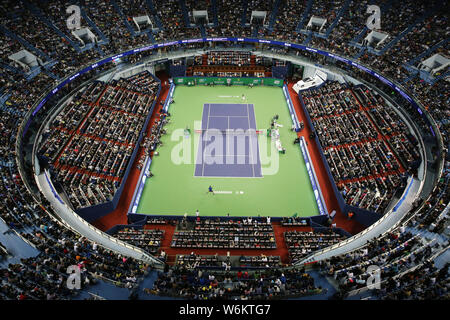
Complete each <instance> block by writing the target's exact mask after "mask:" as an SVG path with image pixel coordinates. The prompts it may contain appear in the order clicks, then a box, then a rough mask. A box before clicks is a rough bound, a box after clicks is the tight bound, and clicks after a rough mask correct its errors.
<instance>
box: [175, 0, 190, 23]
mask: <svg viewBox="0 0 450 320" xmlns="http://www.w3.org/2000/svg"><path fill="white" fill-rule="evenodd" d="M178 3H179V4H180V10H181V14H182V15H183V20H184V24H185V25H186V27H190V26H191V21H190V20H189V12H188V9H187V8H186V1H185V0H178Z"/></svg>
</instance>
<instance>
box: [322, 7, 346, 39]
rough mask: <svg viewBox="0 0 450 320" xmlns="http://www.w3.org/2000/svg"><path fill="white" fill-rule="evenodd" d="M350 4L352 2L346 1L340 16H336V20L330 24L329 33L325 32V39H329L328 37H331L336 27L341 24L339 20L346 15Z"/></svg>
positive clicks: (339, 13)
mask: <svg viewBox="0 0 450 320" xmlns="http://www.w3.org/2000/svg"><path fill="white" fill-rule="evenodd" d="M350 2H352V0H346V1H345V3H344V5H343V6H342V7H341V9H340V10H339V12H338V14H337V15H336V18H335V19H334V21H333V22H332V23H331V24H330V26H329V27H328V29H327V31H325V37H326V38H328V36H329V35H330V33H331V31H333V29H334V27H336V25H337V24H338V23H339V20H340V19H341V17H342V16H343V15H344V13H345V12H347V10H348V7H349V6H350Z"/></svg>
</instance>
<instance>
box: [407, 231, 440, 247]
mask: <svg viewBox="0 0 450 320" xmlns="http://www.w3.org/2000/svg"><path fill="white" fill-rule="evenodd" d="M406 231H409V232H411V233H412V234H414V235H416V234H418V235H420V236H421V237H422V238H425V239H428V240H432V239H436V241H437V243H439V244H440V245H442V246H446V245H448V243H449V241H448V239H446V238H445V237H444V236H442V235H440V234H437V233H434V232H431V231H428V230H419V229H417V228H415V227H406Z"/></svg>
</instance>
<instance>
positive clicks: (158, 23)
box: [145, 0, 164, 30]
mask: <svg viewBox="0 0 450 320" xmlns="http://www.w3.org/2000/svg"><path fill="white" fill-rule="evenodd" d="M145 3H146V4H147V7H148V8H149V9H150V12H151V13H152V16H153V18H154V19H155V22H156V26H157V27H158V28H159V29H160V30H164V26H163V24H162V22H161V20H160V19H159V17H158V14H157V13H156V10H155V6H154V4H153V2H152V0H145Z"/></svg>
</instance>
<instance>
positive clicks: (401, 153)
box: [301, 83, 420, 213]
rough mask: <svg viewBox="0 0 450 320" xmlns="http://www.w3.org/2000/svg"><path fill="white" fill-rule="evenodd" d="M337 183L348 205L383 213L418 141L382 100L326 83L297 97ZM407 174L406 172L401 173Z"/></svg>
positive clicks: (415, 157)
mask: <svg viewBox="0 0 450 320" xmlns="http://www.w3.org/2000/svg"><path fill="white" fill-rule="evenodd" d="M301 95H302V98H303V101H304V104H305V107H306V110H307V112H308V113H309V115H310V117H311V121H312V125H313V127H314V128H313V130H315V133H316V134H317V136H318V138H319V142H320V144H321V146H322V148H323V153H324V155H325V158H326V159H327V162H328V165H329V167H330V170H331V174H332V175H333V178H334V180H335V181H336V184H337V185H338V187H339V189H340V190H341V193H342V195H343V197H344V199H345V200H346V202H347V203H348V204H349V205H352V206H356V207H361V208H365V209H368V210H371V211H375V212H379V213H384V211H385V210H386V208H387V207H388V205H389V203H390V201H391V199H392V197H393V196H394V195H395V193H396V192H397V190H399V189H400V188H401V187H405V180H406V173H405V172H408V171H409V173H410V174H414V171H413V169H416V168H417V166H418V164H419V163H420V156H419V152H418V150H417V147H416V145H417V140H416V139H415V138H414V136H413V135H412V134H411V133H410V132H409V130H408V128H407V126H406V124H405V123H404V121H403V120H402V119H401V117H400V115H399V114H397V113H396V112H395V111H393V110H392V109H391V108H389V107H386V102H385V101H384V100H383V98H382V97H381V96H380V95H378V94H375V93H373V92H372V90H370V89H368V88H366V87H364V86H357V87H347V86H346V85H342V84H339V83H330V84H328V83H327V84H325V85H324V86H322V87H320V88H318V89H308V90H304V91H302V93H301ZM405 170H407V171H405Z"/></svg>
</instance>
